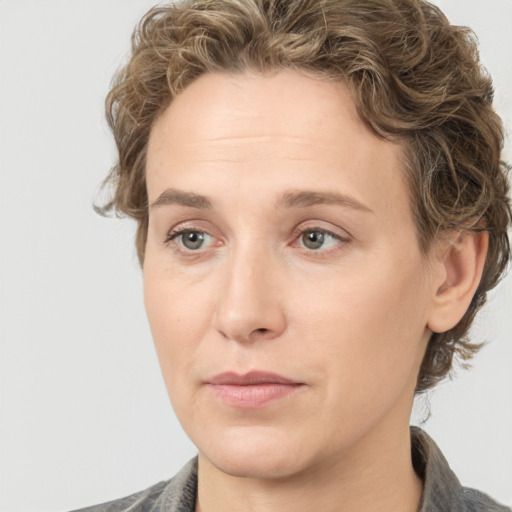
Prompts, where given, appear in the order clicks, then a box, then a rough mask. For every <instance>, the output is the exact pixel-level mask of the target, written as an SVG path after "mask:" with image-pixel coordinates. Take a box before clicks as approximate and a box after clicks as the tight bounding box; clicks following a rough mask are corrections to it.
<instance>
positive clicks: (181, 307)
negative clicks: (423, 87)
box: [143, 71, 485, 512]
mask: <svg viewBox="0 0 512 512" xmlns="http://www.w3.org/2000/svg"><path fill="white" fill-rule="evenodd" d="M400 157H401V151H400V147H398V146H397V145H395V144H393V143H391V142H389V141H384V140H381V139H379V138H377V137H376V136H375V135H374V134H373V133H371V132H370V131H369V130H368V129H367V128H366V126H365V125H364V124H363V122H362V121H361V120H360V118H359V117H358V115H357V113H356V110H355V106H354V104H353V101H352V99H351V96H350V92H349V90H348V88H347V87H346V86H345V84H343V83H329V82H326V81H321V80H318V79H315V78H313V77H311V76H306V75H303V74H299V73H298V72H294V71H279V72H277V73H273V74H269V75H265V76H262V75H257V74H251V73H245V74H239V75H234V76H233V75H227V74H207V75H204V76H202V77H200V78H199V79H198V80H196V81H195V82H194V83H193V84H191V85H190V86H188V87H187V88H186V89H185V90H184V91H183V92H182V93H181V94H180V95H179V96H178V97H176V98H175V99H174V100H173V102H172V103H171V105H170V106H169V107H168V108H167V110H166V111H165V112H164V113H163V114H162V115H161V116H160V117H159V118H158V119H157V120H156V122H155V124H154V127H153V129H152V131H151V135H150V140H149V147H148V154H147V187H148V196H149V202H150V205H151V206H150V216H149V229H148V239H147V246H146V253H145V261H144V266H143V273H144V293H145V304H146V310H147V314H148V318H149V322H150V326H151V330H152V333H153V337H154V341H155V346H156V349H157V353H158V357H159V361H160V365H161V368H162V373H163V376H164V379H165V382H166V386H167V389H168V393H169V396H170V399H171V402H172V404H173V406H174V409H175V411H176V414H177V416H178V418H179V420H180V422H181V423H182V425H183V428H184V429H185V431H186V433H187V434H188V435H189V437H190V438H191V439H192V441H193V442H194V443H195V445H196V446H197V448H198V451H199V487H198V504H197V510H203V511H205V512H210V511H216V510H223V511H228V510H237V511H240V510H265V511H273V510H276V511H277V510H279V511H281V512H282V511H287V510H293V511H295V512H297V511H301V510H304V511H311V510H328V511H329V510H333V511H334V510H365V511H370V510H379V511H386V510H393V511H413V510H417V508H418V503H419V500H420V496H421V490H422V485H421V482H420V480H419V478H418V477H417V476H416V474H415V473H414V470H413V468H412V463H411V457H410V439H409V426H408V425H409V416H410V412H411V408H412V402H413V398H414V388H415V385H416V379H417V375H418V371H419V367H420V364H421V360H422V357H423V355H424V352H425V348H426V344H427V341H428V338H429V335H430V333H431V329H432V330H434V329H439V330H442V329H446V328H449V327H448V326H449V325H450V324H453V322H456V321H458V320H457V316H459V317H460V316H461V314H463V312H464V310H465V307H467V306H464V300H466V296H470V295H471V290H472V289H473V288H475V287H476V284H478V278H479V276H478V273H479V272H481V265H482V261H481V260H482V258H480V259H479V258H478V257H477V256H475V254H477V255H478V254H480V253H483V254H484V256H485V239H484V238H483V237H480V238H478V239H477V238H475V237H471V236H469V237H461V238H459V239H458V242H457V243H458V245H457V244H451V245H450V247H451V249H450V251H449V252H447V251H446V250H444V251H441V250H438V251H437V252H436V253H435V255H434V256H433V257H432V258H427V257H426V256H425V255H424V254H422V252H421V251H420V249H419V247H418V243H417V234H416V228H415V225H414V221H413V216H412V212H411V208H410V203H409V195H408V189H407V185H406V183H405V179H404V173H403V172H402V169H401V164H400ZM311 191H314V192H315V193H316V195H314V196H312V195H311V194H309V192H311ZM301 193H302V195H300V194H301ZM304 193H307V194H309V195H307V194H306V195H305V194H304ZM190 194H195V195H196V196H191V195H190ZM329 194H330V195H329ZM333 194H338V195H340V196H341V201H335V200H334V199H337V200H339V199H340V197H336V198H334V196H333ZM197 195H199V196H202V197H201V198H198V197H197ZM319 198H320V199H319ZM206 203H208V204H206ZM313 203H319V204H313ZM183 230H187V232H188V233H192V238H194V237H195V241H197V237H198V236H199V237H201V236H202V237H203V238H204V240H203V242H202V244H203V245H202V246H200V247H197V248H195V247H194V248H193V249H191V248H190V247H187V246H186V245H185V243H188V242H187V240H188V238H184V235H182V234H181V235H180V232H182V231H183ZM308 230H309V231H308ZM322 233H323V236H324V241H323V245H322V244H320V247H318V248H315V249H311V244H309V245H307V244H308V240H309V238H308V234H309V236H313V237H315V236H316V237H317V238H318V236H320V235H321V234H322ZM482 240H483V241H482ZM189 246H190V244H189ZM479 251H480V253H479ZM461 283H463V284H464V286H465V288H463V287H461ZM457 286H459V289H458V292H457V293H455V292H453V290H454V289H455V288H456V287H457ZM466 289H467V290H466ZM450 292H452V294H451V295H450ZM463 292H464V293H463ZM473 292H474V289H473ZM468 300H470V297H469V299H468ZM456 306H457V307H458V309H457V307H456ZM251 370H264V371H270V372H274V373H278V374H280V375H283V376H285V377H287V378H289V379H292V380H293V381H294V382H298V383H300V384H301V385H300V386H298V387H297V390H295V391H294V392H293V393H291V394H290V395H288V396H286V397H284V398H282V399H279V400H276V401H274V402H270V403H268V404H266V405H265V406H263V407H258V408H252V409H251V408H239V407H232V406H229V405H226V404H225V403H224V402H223V401H222V400H220V399H219V398H218V397H216V396H214V394H213V393H212V390H211V388H210V387H209V386H208V385H207V384H206V382H208V381H209V379H211V378H212V377H214V376H215V375H217V374H220V373H222V372H226V371H234V372H237V373H239V374H244V373H246V372H248V371H251Z"/></svg>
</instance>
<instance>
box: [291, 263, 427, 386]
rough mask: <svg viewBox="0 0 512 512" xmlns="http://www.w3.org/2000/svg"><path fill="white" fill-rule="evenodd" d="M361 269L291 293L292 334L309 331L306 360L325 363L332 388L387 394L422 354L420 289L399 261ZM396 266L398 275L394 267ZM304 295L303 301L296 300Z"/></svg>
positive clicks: (409, 267) (412, 267)
mask: <svg viewBox="0 0 512 512" xmlns="http://www.w3.org/2000/svg"><path fill="white" fill-rule="evenodd" d="M394 263H395V264H393V265H391V264H390V265H388V266H386V261H385V259H383V258H381V259H380V264H379V266H378V269H377V268H375V267H374V268H373V270H372V268H371V266H367V267H366V268H365V266H364V265H362V266H361V268H359V269H356V270H353V271H352V272H350V273H343V274H340V275H339V276H337V278H333V279H330V280H329V281H325V282H324V281H321V282H320V283H319V282H317V288H316V292H314V293H312V289H313V288H311V289H309V288H308V289H307V290H297V293H296V296H297V297H298V298H297V300H296V303H295V309H296V311H297V313H298V314H297V315H296V318H297V319H299V322H300V323H299V324H298V325H297V331H298V332H303V333H309V336H308V338H309V343H308V346H307V348H306V347H304V348H303V352H304V356H305V357H306V356H307V360H310V361H311V360H312V358H313V359H314V358H315V356H316V357H317V358H318V361H322V362H323V364H324V365H327V366H328V368H327V369H326V374H329V375H330V376H331V377H332V379H331V382H333V383H335V384H333V385H335V386H338V387H344V388H345V389H351V390H356V393H357V392H358V391H357V390H366V391H368V392H369V393H375V394H380V393H381V390H382V389H383V388H386V389H389V390H390V392H391V393H393V386H400V385H401V384H403V382H404V380H405V379H408V378H409V377H410V373H411V371H412V370H415V367H416V364H417V361H418V360H421V358H422V353H423V349H424V348H423V344H422V341H423V337H424V333H425V327H426V314H425V311H426V303H425V289H424V287H423V285H422V280H421V273H420V268H421V267H420V266H419V265H416V264H413V263H411V262H404V264H403V265H401V266H400V267H397V265H396V261H395V262H394ZM397 268H400V272H397V271H396V269H397ZM301 296H302V297H307V298H308V300H307V301H306V302H303V301H300V297H301Z"/></svg>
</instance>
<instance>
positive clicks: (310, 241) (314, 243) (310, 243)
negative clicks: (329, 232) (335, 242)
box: [303, 231, 324, 250]
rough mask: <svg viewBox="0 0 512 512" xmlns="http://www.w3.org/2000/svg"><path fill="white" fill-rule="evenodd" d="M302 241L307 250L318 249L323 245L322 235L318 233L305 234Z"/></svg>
mask: <svg viewBox="0 0 512 512" xmlns="http://www.w3.org/2000/svg"><path fill="white" fill-rule="evenodd" d="M303 241H304V245H305V246H306V247H307V248H308V249H313V250H314V249H320V247H322V245H323V243H324V234H323V233H320V232H318V231H310V232H309V233H306V234H305V236H304V239H303Z"/></svg>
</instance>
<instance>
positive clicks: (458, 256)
mask: <svg viewBox="0 0 512 512" xmlns="http://www.w3.org/2000/svg"><path fill="white" fill-rule="evenodd" d="M488 244H489V235H488V233H487V232H486V231H463V232H461V233H458V234H457V236H456V237H455V239H452V240H451V241H450V243H449V244H447V245H446V246H445V249H444V251H443V252H442V255H440V257H439V259H438V260H437V262H436V265H438V267H439V270H440V271H439V273H438V275H439V276H441V277H440V278H439V280H438V281H440V282H438V283H437V284H435V285H434V289H433V297H432V309H431V311H430V315H429V320H428V325H427V326H428V328H429V329H430V330H431V331H432V332H446V331H448V330H450V329H451V328H453V327H455V325H457V323H458V322H459V321H460V320H461V318H462V317H463V316H464V313H465V312H466V311H467V309H468V307H469V305H470V303H471V300H472V299H473V296H474V294H475V292H476V290H477V288H478V285H479V283H480V279H481V278H482V272H483V269H484V264H485V259H486V256H487V248H488Z"/></svg>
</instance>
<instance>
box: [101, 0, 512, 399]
mask: <svg viewBox="0 0 512 512" xmlns="http://www.w3.org/2000/svg"><path fill="white" fill-rule="evenodd" d="M280 69H291V70H296V71H302V72H308V73H313V74H314V75H315V76H318V77H319V78H324V79H326V80H330V81H344V82H345V83H347V84H348V85H349V87H350V89H351V91H352V94H353V98H354V101H355V104H356V107H357V110H358V112H359V115H360V117H361V119H362V120H363V121H364V122H365V123H366V124H367V126H368V127H369V128H370V129H371V130H372V131H373V132H374V133H375V134H376V135H377V136H379V137H383V138H386V139H389V140H394V141H397V142H398V143H399V144H401V145H402V147H403V149H404V154H405V162H404V168H405V170H404V172H405V174H406V176H407V179H408V183H409V187H410V197H411V207H412V211H413V214H414V218H415V222H416V226H417V233H418V243H419V246H420V248H421V249H422V251H423V252H424V253H425V254H427V251H428V249H429V248H430V247H431V245H432V242H433V241H434V240H435V239H436V237H437V236H438V234H440V233H443V232H446V231H447V230H448V231H449V230H454V229H455V230H461V229H464V230H467V229H472V230H480V229H485V230H486V231H487V232H488V233H489V250H488V254H487V259H486V263H485V268H484V272H483V276H482V279H481V282H480V285H479V287H478V290H477V291H476V293H475V296H474V298H473V300H472V302H471V305H470V306H469V309H468V311H467V312H466V314H465V315H464V317H463V318H462V320H461V321H460V322H459V323H458V324H457V325H456V326H455V327H454V328H452V329H450V330H449V331H447V332H444V333H433V334H432V335H431V338H430V341H429V344H428V348H427V351H426V354H425V357H424V360H423V364H422V367H421V370H420V374H419V376H418V382H417V387H416V392H417V393H420V392H422V391H425V390H427V389H429V388H431V387H432V386H434V385H435V384H436V383H437V382H438V381H439V380H441V379H442V378H443V377H445V376H446V374H447V373H448V372H449V370H450V369H451V367H452V360H453V356H454V355H457V356H459V357H460V358H461V359H462V360H469V359H470V358H471V357H472V355H473V354H474V353H475V352H476V351H477V350H478V348H479V346H480V345H477V344H473V343H471V342H470V340H469V338H468V331H469V328H470V326H471V323H472V321H473V319H474V316H475V314H476V312H477V311H478V310H479V309H480V308H481V307H482V305H483V304H484V303H485V300H486V294H487V292H488V291H489V290H490V289H492V288H493V287H494V286H495V285H496V284H497V282H498V281H499V279H500V277H501V276H502V274H503V272H504V270H505V267H506V266H507V263H508V261H509V259H510V244H509V238H508V234H507V230H508V227H509V225H510V222H511V209H510V202H509V199H508V188H509V185H508V181H507V166H506V164H505V163H504V162H503V161H502V160H501V151H502V147H503V139H504V133H503V127H502V123H501V120H500V118H499V117H498V115H497V114H496V113H495V112H494V110H493V108H492V99H493V87H492V81H491V79H490V78H489V76H488V75H487V73H486V71H485V70H484V69H483V67H482V66H481V65H480V62H479V56H478V51H477V45H476V37H475V36H474V34H473V33H472V32H471V30H470V29H468V28H466V27H459V26H453V25H450V23H449V22H448V20H447V19H446V17H445V16H444V14H443V13H442V12H441V11H440V10H439V9H438V8H437V7H435V6H434V5H432V4H430V3H429V2H426V1H424V0H364V1H361V0H184V1H179V2H177V3H175V4H173V5H169V6H163V7H162V6H160V7H155V8H153V9H151V10H150V11H149V12H148V13H147V14H146V15H145V16H144V17H143V19H142V20H141V22H140V24H139V25H138V27H137V28H136V29H135V31H134V33H133V36H132V48H131V57H130V59H129V61H128V63H127V64H126V65H125V66H124V67H123V68H122V69H121V70H120V71H119V72H118V73H117V75H116V77H115V79H114V82H113V86H112V89H111V91H110V92H109V94H108V96H107V99H106V114H107V120H108V122H109V125H110V127H111V129H112V131H113V134H114V137H115V141H116V144H117V149H118V156H119V158H118V161H117V163H116V164H115V165H114V166H113V167H112V169H111V171H110V173H109V175H108V176H107V178H106V180H105V184H108V185H109V186H111V187H112V196H111V199H110V201H109V202H108V203H107V204H105V205H103V207H100V208H98V210H100V211H101V212H102V213H107V212H109V211H115V212H116V213H117V214H124V215H128V216H130V217H132V218H134V219H135V220H136V221H137V235H136V246H137V253H138V257H139V262H140V264H141V265H143V263H144V249H145V244H146V237H147V229H148V197H147V190H146V182H145V159H146V150H147V145H148V138H149V134H150V131H151V128H152V126H153V123H154V122H155V119H156V118H157V117H158V116H159V115H160V114H161V113H162V112H163V111H164V110H165V109H166V107H167V106H168V105H169V104H170V102H171V101H172V99H173V98H174V97H175V96H176V95H177V94H179V93H180V91H182V90H183V89H184V88H185V87H187V86H188V85H189V84H190V83H191V82H193V81H194V80H195V79H196V78H198V77H199V76H201V75H203V74H205V73H208V72H219V71H220V72H226V73H239V72H243V71H247V70H250V71H256V72H266V71H274V70H280Z"/></svg>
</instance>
